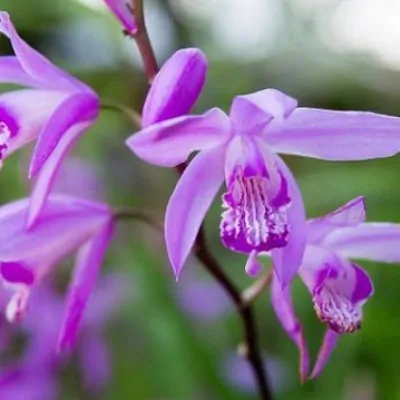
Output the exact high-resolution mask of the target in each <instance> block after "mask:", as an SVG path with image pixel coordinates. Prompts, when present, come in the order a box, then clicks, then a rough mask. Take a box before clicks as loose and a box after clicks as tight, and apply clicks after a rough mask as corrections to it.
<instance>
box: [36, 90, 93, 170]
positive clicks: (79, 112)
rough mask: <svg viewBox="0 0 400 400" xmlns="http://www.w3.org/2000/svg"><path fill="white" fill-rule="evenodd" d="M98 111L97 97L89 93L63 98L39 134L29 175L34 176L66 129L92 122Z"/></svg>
mask: <svg viewBox="0 0 400 400" xmlns="http://www.w3.org/2000/svg"><path fill="white" fill-rule="evenodd" d="M98 112H99V101H98V98H97V97H95V96H92V95H90V94H87V93H77V94H73V95H71V96H70V97H68V98H67V99H65V100H64V101H63V102H62V103H61V104H60V105H59V106H58V107H57V109H56V110H54V112H53V114H52V115H51V117H50V119H49V120H48V121H47V123H46V126H45V127H44V129H43V131H42V132H41V134H40V136H39V140H38V141H37V144H36V148H35V152H34V154H33V158H32V161H31V166H30V170H29V176H30V177H32V176H35V175H36V174H37V173H38V172H39V171H40V169H41V168H42V166H43V164H44V163H45V162H46V161H47V159H48V158H49V157H50V154H51V153H52V152H53V151H54V149H55V148H56V146H57V145H58V143H59V142H60V140H61V138H62V136H63V135H65V134H66V132H67V131H68V129H70V128H71V127H72V126H74V125H76V124H78V123H81V122H86V121H90V122H93V121H94V119H95V118H96V117H97V115H98Z"/></svg>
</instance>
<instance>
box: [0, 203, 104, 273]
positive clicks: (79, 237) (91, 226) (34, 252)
mask: <svg viewBox="0 0 400 400" xmlns="http://www.w3.org/2000/svg"><path fill="white" fill-rule="evenodd" d="M27 205H28V201H27V200H24V201H19V202H17V203H16V205H14V204H11V205H6V206H3V207H1V208H0V226H1V227H2V229H1V230H0V260H1V262H2V263H5V262H8V261H10V262H11V261H20V260H27V259H35V260H38V259H40V260H41V261H42V262H41V264H43V263H45V264H46V265H47V264H49V263H51V262H53V261H54V260H57V259H59V258H60V257H63V256H64V255H65V254H68V253H69V252H71V251H73V250H74V249H75V248H77V247H79V246H80V245H81V244H82V243H84V242H85V241H86V240H87V239H88V238H89V237H90V236H91V235H93V233H95V232H96V231H97V230H98V229H99V227H101V225H102V224H104V220H105V219H106V218H108V217H109V210H108V208H106V207H100V206H98V205H97V204H96V203H89V202H84V201H81V200H80V199H75V198H72V197H68V196H52V197H51V198H50V199H49V201H48V202H47V204H46V207H45V209H44V211H43V214H42V216H41V218H40V220H39V221H38V222H37V224H36V225H35V227H34V228H33V229H32V230H30V231H27V230H26V228H25V220H26V214H27ZM3 210H4V211H3ZM33 267H35V266H33Z"/></svg>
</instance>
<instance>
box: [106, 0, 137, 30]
mask: <svg viewBox="0 0 400 400" xmlns="http://www.w3.org/2000/svg"><path fill="white" fill-rule="evenodd" d="M104 1H105V3H106V4H107V6H108V8H109V9H110V11H111V12H112V13H113V14H114V15H115V16H116V17H117V19H118V20H119V21H120V22H121V24H122V26H123V27H124V29H125V30H126V31H127V32H129V33H130V34H135V33H136V30H137V27H136V21H135V17H134V14H133V9H132V2H131V1H129V0H104Z"/></svg>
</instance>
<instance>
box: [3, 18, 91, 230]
mask: <svg viewBox="0 0 400 400" xmlns="http://www.w3.org/2000/svg"><path fill="white" fill-rule="evenodd" d="M0 32H1V33H3V34H4V35H6V36H7V37H8V38H9V39H10V42H11V45H12V47H13V49H14V53H15V56H2V57H0V83H12V84H17V85H22V86H27V87H28V88H27V89H20V90H15V91H12V92H8V93H5V94H2V95H0V163H1V162H2V161H3V160H4V159H5V158H6V157H8V156H9V155H10V154H12V153H13V152H14V151H16V150H18V149H19V148H21V147H23V146H25V145H26V144H27V143H29V142H31V141H33V140H36V139H37V142H36V147H35V151H34V153H33V158H32V160H31V165H30V170H29V175H30V177H33V176H36V175H38V178H37V182H36V185H35V189H34V190H33V193H32V197H31V204H30V210H29V214H28V217H27V223H28V226H31V225H32V224H33V223H34V222H35V220H36V218H37V217H38V215H39V214H40V211H41V209H42V207H43V205H44V202H45V200H46V197H47V195H48V193H49V191H50V189H51V185H52V183H53V179H54V175H55V174H56V172H57V170H58V168H59V165H60V163H61V162H62V160H63V158H64V157H65V156H66V153H67V152H68V151H69V149H70V148H71V146H72V145H73V144H74V143H75V142H76V140H77V139H78V137H79V136H80V135H81V134H82V133H83V132H84V131H85V130H86V129H87V128H88V127H89V126H90V125H91V124H92V123H93V122H94V120H95V119H96V117H97V115H98V112H99V100H98V97H97V95H96V93H95V92H94V91H93V90H92V89H91V88H89V87H88V86H86V85H85V84H83V83H82V82H80V81H78V80H76V79H75V78H73V77H72V76H70V75H68V74H67V73H65V72H64V71H62V70H60V69H59V68H57V67H56V66H55V65H53V64H51V63H50V61H49V60H47V59H46V58H45V57H44V56H43V55H41V54H40V53H38V52H37V51H36V50H34V49H33V48H32V47H30V46H29V45H28V44H27V43H26V42H25V41H24V40H22V39H21V38H20V37H19V35H18V33H17V32H16V30H15V28H14V26H13V24H12V22H11V20H10V18H9V15H8V14H7V13H6V12H0Z"/></svg>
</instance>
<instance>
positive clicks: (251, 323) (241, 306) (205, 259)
mask: <svg viewBox="0 0 400 400" xmlns="http://www.w3.org/2000/svg"><path fill="white" fill-rule="evenodd" d="M195 246H196V247H195V253H196V256H197V258H198V259H199V260H200V261H201V262H202V264H203V265H204V267H205V269H206V270H207V271H208V272H209V273H210V274H211V275H212V276H213V277H214V278H215V280H216V281H217V282H218V283H219V284H220V285H221V287H222V288H223V289H224V290H225V291H226V292H227V294H228V295H229V297H230V298H231V300H232V302H233V303H234V304H235V307H236V310H237V312H238V314H239V316H240V319H241V320H242V324H243V329H244V336H245V339H244V342H243V346H242V347H243V349H245V351H243V352H242V354H243V355H244V356H245V357H246V358H247V360H248V362H249V363H250V365H251V367H252V369H253V373H254V376H255V378H256V381H257V387H258V392H259V395H260V399H262V400H272V399H273V397H272V392H271V389H270V387H269V384H268V380H267V375H266V371H265V368H264V365H263V362H262V359H261V355H260V348H259V346H258V338H257V328H256V323H255V318H254V313H253V309H252V307H251V302H248V301H244V299H243V297H242V295H241V293H240V291H239V290H238V289H237V288H236V286H235V285H234V284H233V283H232V281H231V280H230V279H229V278H228V276H227V275H226V274H225V272H224V271H223V269H222V268H221V266H220V265H219V263H218V261H217V260H216V259H215V258H214V256H213V255H212V254H211V252H210V250H209V248H208V246H207V242H206V240H205V235H204V227H203V226H202V227H201V228H200V231H199V234H198V236H197V239H196V245H195Z"/></svg>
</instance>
